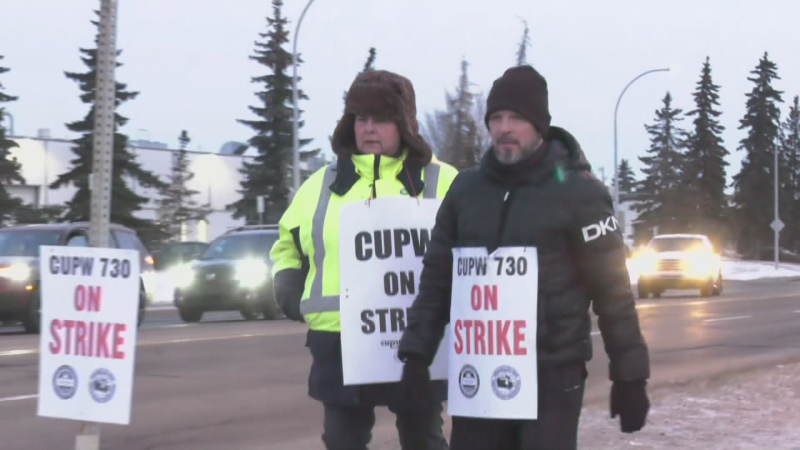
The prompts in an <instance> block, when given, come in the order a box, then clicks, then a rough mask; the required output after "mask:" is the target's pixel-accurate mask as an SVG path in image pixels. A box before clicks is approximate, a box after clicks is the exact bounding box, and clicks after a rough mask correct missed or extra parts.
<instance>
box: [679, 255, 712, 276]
mask: <svg viewBox="0 0 800 450" xmlns="http://www.w3.org/2000/svg"><path fill="white" fill-rule="evenodd" d="M714 263H715V255H713V254H709V253H696V254H693V255H690V256H689V257H687V258H686V269H687V271H688V272H689V276H691V277H696V278H706V277H709V276H711V273H712V271H713V270H714V266H715V264H714Z"/></svg>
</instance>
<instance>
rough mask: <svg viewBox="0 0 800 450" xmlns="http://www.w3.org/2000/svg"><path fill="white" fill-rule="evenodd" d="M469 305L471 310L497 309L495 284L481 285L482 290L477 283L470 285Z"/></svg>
mask: <svg viewBox="0 0 800 450" xmlns="http://www.w3.org/2000/svg"><path fill="white" fill-rule="evenodd" d="M470 306H472V310H473V311H480V310H481V309H483V310H485V311H497V285H494V286H483V290H481V286H478V285H477V284H476V285H474V286H472V291H471V292H470Z"/></svg>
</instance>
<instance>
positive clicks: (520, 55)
mask: <svg viewBox="0 0 800 450" xmlns="http://www.w3.org/2000/svg"><path fill="white" fill-rule="evenodd" d="M522 25H524V27H525V29H524V30H523V31H522V40H520V42H519V47H518V48H517V66H524V65H526V64H528V47H530V46H531V37H530V31H531V30H530V29H529V28H528V22H527V21H526V20H523V21H522Z"/></svg>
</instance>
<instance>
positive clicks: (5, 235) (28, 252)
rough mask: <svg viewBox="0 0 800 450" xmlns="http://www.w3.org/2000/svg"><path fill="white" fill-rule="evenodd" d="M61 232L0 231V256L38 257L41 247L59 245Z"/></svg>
mask: <svg viewBox="0 0 800 450" xmlns="http://www.w3.org/2000/svg"><path fill="white" fill-rule="evenodd" d="M60 242H61V231H54V230H3V231H0V256H28V257H38V256H39V247H40V246H42V245H59V243H60Z"/></svg>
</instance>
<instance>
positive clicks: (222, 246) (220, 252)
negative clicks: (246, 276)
mask: <svg viewBox="0 0 800 450" xmlns="http://www.w3.org/2000/svg"><path fill="white" fill-rule="evenodd" d="M277 240H278V234H277V233H247V234H238V235H237V234H232V235H229V236H222V237H219V238H217V239H216V240H215V241H214V242H212V243H211V246H210V247H208V250H206V251H205V252H204V253H203V255H202V256H201V257H200V258H199V259H202V260H209V259H246V258H258V259H265V260H266V259H268V258H269V251H270V250H271V249H272V245H273V244H275V241H277Z"/></svg>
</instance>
